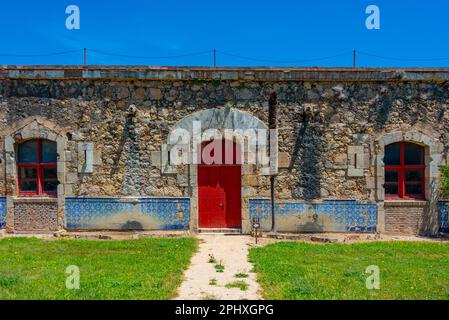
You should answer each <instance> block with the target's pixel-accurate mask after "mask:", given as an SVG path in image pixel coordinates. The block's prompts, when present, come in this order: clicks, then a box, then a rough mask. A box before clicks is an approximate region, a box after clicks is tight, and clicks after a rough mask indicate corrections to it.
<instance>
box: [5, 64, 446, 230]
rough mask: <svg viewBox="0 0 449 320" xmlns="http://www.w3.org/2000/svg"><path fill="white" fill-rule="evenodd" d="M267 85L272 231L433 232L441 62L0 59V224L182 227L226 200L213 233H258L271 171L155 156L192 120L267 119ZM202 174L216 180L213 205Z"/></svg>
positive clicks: (258, 125) (228, 125) (438, 223)
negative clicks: (315, 64)
mask: <svg viewBox="0 0 449 320" xmlns="http://www.w3.org/2000/svg"><path fill="white" fill-rule="evenodd" d="M272 93H276V94H277V100H278V119H277V125H278V145H277V151H278V159H277V161H278V172H277V176H276V189H275V198H276V226H277V229H278V231H284V232H321V231H335V232H386V233H400V234H424V235H436V234H438V232H440V231H447V228H448V225H447V223H448V222H447V220H448V211H449V210H448V206H447V204H446V203H445V202H442V201H441V200H443V199H441V197H440V192H439V186H440V180H439V179H440V170H439V168H440V166H442V165H446V164H447V157H448V143H449V108H448V105H449V70H448V69H353V68H338V69H334V68H303V69H301V68H281V69H273V68H193V67H185V68H182V67H167V68H163V67H157V68H156V67H154V68H151V67H90V66H89V67H12V66H11V67H0V147H1V149H2V150H3V152H2V153H1V159H0V160H1V169H0V194H1V195H2V196H1V198H0V228H6V230H7V231H9V232H21V231H25V232H29V231H38V230H39V231H42V230H58V229H68V230H79V229H91V230H94V229H112V230H129V229H143V230H147V229H190V230H191V231H194V232H196V231H198V230H200V229H202V228H207V227H211V226H214V223H213V222H210V223H205V222H204V221H206V220H203V221H202V220H201V219H204V217H205V215H207V214H212V211H213V210H212V209H210V208H209V207H210V206H213V205H218V207H217V208H216V210H218V211H217V212H218V213H217V217H218V215H220V214H225V215H226V214H228V213H226V212H228V211H229V210H228V209H226V210H228V211H226V210H225V209H224V207H226V208H231V204H233V207H232V208H233V209H232V215H234V216H236V217H237V218H238V219H237V220H238V223H235V222H234V223H231V224H229V223H228V225H227V224H226V223H227V222H226V221H228V220H226V219H227V218H226V216H224V219H225V220H223V221H224V222H223V223H224V225H222V226H221V227H222V228H225V227H230V228H237V229H240V230H241V231H242V232H243V233H248V232H249V231H250V228H251V219H252V218H254V217H258V218H259V219H260V220H261V224H262V228H264V229H269V228H270V225H271V205H270V202H269V197H270V173H269V172H267V170H264V169H263V168H262V167H261V165H260V164H259V163H255V164H254V163H252V164H247V163H243V164H241V165H240V164H239V165H238V169H234V170H233V171H232V172H234V173H232V175H231V174H230V172H231V171H230V170H231V169H229V167H226V168H222V169H216V170H224V171H220V172H222V173H221V174H220V173H217V172H218V171H213V170H212V171H207V170H208V169H207V168H206V167H207V165H205V164H176V165H174V164H171V163H169V162H167V161H166V159H165V157H164V155H165V154H166V153H165V151H166V148H170V147H171V145H170V142H169V136H170V134H171V133H173V132H174V130H176V129H183V130H186V131H187V132H191V131H192V130H193V128H192V123H193V121H200V122H201V126H202V128H201V129H202V130H207V129H217V130H219V131H220V132H222V131H224V129H231V130H234V132H237V131H238V130H239V129H240V130H242V129H243V130H254V129H267V128H268V100H269V98H270V95H271V94H272ZM228 138H229V139H230V140H231V141H232V142H233V143H235V144H236V145H244V143H245V142H244V141H245V137H242V136H239V134H238V133H235V134H234V135H232V136H231V137H228ZM188 144H190V149H188V150H192V148H194V145H193V143H191V142H190V141H189V142H188ZM164 148H165V150H164ZM404 150H405V151H404ZM243 153H245V148H244V149H243ZM246 153H248V152H246ZM168 154H169V153H168ZM396 155H397V157H398V158H397V159H396V158H395V157H396ZM421 156H422V157H421ZM45 158H47V159H48V160H46V159H45ZM385 159H388V161H387V160H385ZM408 159H410V160H408ZM420 159H421V160H420ZM384 160H385V161H384ZM396 160H397V161H398V163H395V162H394V161H396ZM408 161H409V162H410V163H412V164H411V165H410V164H409V163H407V162H408ZM413 161H418V162H419V163H418V162H413ZM387 162H388V163H387ZM232 165H234V166H235V165H236V164H232ZM232 165H230V166H232ZM214 170H215V169H214ZM226 170H228V171H226ZM236 170H237V171H236ZM205 172H215V173H212V174H209V173H207V174H206V176H207V177H208V178H210V177H211V176H213V177H214V179H216V180H214V182H213V183H216V185H218V186H221V187H217V188H215V189H216V191H217V190H218V189H219V190H218V191H217V192H218V193H217V194H223V195H222V198H220V199H221V200H218V202H217V203H214V202H213V201H212V200H210V199H211V198H214V196H211V197H209V198H208V197H207V194H208V193H207V192H209V191H210V190H209V189H207V187H208V186H206V185H207V183H206V182H204V181H206V180H207V179H206V178H204V179H206V180H204V179H203V178H201V176H202V175H204V174H205ZM223 175H224V176H227V179H228V180H226V181H228V182H226V181H225V180H223V181H222V182H220V181H221V180H220V179H221V178H220V176H223ZM202 179H203V180H202ZM210 179H211V178H210ZM217 179H218V180H217ZM217 181H218V182H217ZM226 183H227V184H228V185H229V187H223V185H225V184H226ZM205 184H206V185H205ZM209 187H210V186H209ZM226 188H228V189H226ZM206 189H207V190H209V191H207V192H206V191H204V190H206ZM236 189H238V190H237V191H235V190H236ZM230 190H231V191H232V192H231V191H230ZM386 190H387V191H386ZM220 192H221V193H220ZM226 192H228V195H226ZM229 192H231V193H232V196H230V195H229V194H230V193H229ZM220 201H221V203H220ZM236 203H237V204H238V205H237V206H235V204H236ZM205 208H209V209H210V210H209V211H208V209H205ZM220 208H221V209H223V210H222V211H220V210H221V209H220ZM211 210H212V211H211ZM214 212H215V211H214ZM214 219H215V218H214ZM207 221H209V220H207ZM211 221H212V220H211Z"/></svg>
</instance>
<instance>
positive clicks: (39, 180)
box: [17, 139, 57, 196]
mask: <svg viewBox="0 0 449 320" xmlns="http://www.w3.org/2000/svg"><path fill="white" fill-rule="evenodd" d="M32 141H36V142H37V162H36V163H21V162H17V171H18V180H19V194H20V195H27V196H37V195H49V196H56V194H57V192H56V191H44V169H46V168H52V169H57V163H56V162H48V163H42V141H43V140H42V139H35V140H32ZM19 148H20V146H19ZM22 168H35V169H36V179H34V178H27V179H26V178H22V170H21V169H22ZM22 180H36V191H24V190H22V189H21V187H22ZM48 180H55V181H57V178H56V179H47V181H48Z"/></svg>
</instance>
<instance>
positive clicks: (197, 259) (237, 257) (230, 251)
mask: <svg viewBox="0 0 449 320" xmlns="http://www.w3.org/2000/svg"><path fill="white" fill-rule="evenodd" d="M198 238H199V239H200V240H201V243H200V246H199V251H198V252H197V253H196V254H195V255H194V256H193V257H192V261H191V264H190V267H189V269H187V271H186V272H185V274H184V278H185V280H184V282H183V284H182V285H181V287H180V288H179V290H178V296H177V298H176V299H182V300H199V299H206V300H215V299H217V300H223V299H232V300H239V299H248V300H257V299H261V297H260V295H259V285H258V284H257V282H256V281H255V278H256V275H255V274H254V273H251V272H250V271H251V270H252V265H251V264H250V263H249V262H248V245H249V244H250V243H253V242H254V240H253V239H252V238H250V237H249V236H242V235H222V234H219V235H218V234H217V235H215V234H213V235H212V234H211V235H209V234H201V235H199V236H198ZM211 256H213V257H214V258H215V260H216V263H210V262H208V261H209V259H210V257H211ZM216 264H222V265H223V266H224V269H223V272H217V271H216V268H215V266H216ZM236 274H240V276H242V277H241V278H238V277H236ZM245 276H247V277H245ZM231 284H234V285H239V286H241V287H242V288H238V287H234V288H232V287H231V288H229V285H231ZM245 284H246V286H247V288H246V290H242V289H244V286H245ZM226 285H228V288H227V287H226Z"/></svg>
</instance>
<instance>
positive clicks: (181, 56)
mask: <svg viewBox="0 0 449 320" xmlns="http://www.w3.org/2000/svg"><path fill="white" fill-rule="evenodd" d="M83 52H84V55H86V52H92V53H95V54H98V55H103V56H110V57H118V58H127V59H180V58H186V57H194V56H202V55H207V54H210V55H211V56H212V57H213V61H214V66H215V65H216V58H217V54H220V55H221V56H227V57H233V58H237V59H242V60H247V61H254V62H265V63H282V64H283V63H307V62H315V61H324V60H330V59H335V58H339V57H343V56H350V55H351V56H352V55H353V59H354V61H355V58H356V55H359V56H366V57H371V58H377V59H383V60H391V61H417V62H419V61H421V62H431V61H449V57H439V58H405V57H392V56H384V55H379V54H373V53H369V52H364V51H358V50H348V51H345V52H342V53H338V54H334V55H329V56H324V57H315V58H307V59H291V60H282V59H263V58H256V57H250V56H245V55H239V54H234V53H230V52H226V51H221V50H216V49H213V50H204V51H199V52H191V53H185V54H178V55H168V56H145V55H128V54H121V53H113V52H107V51H102V50H96V49H89V48H87V49H86V48H82V49H74V50H68V51H60V52H54V53H42V54H14V53H1V52H0V57H16V58H36V57H51V56H60V55H68V54H74V53H83Z"/></svg>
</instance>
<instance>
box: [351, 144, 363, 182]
mask: <svg viewBox="0 0 449 320" xmlns="http://www.w3.org/2000/svg"><path fill="white" fill-rule="evenodd" d="M364 168H365V154H364V148H363V146H348V177H363V169H364Z"/></svg>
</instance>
